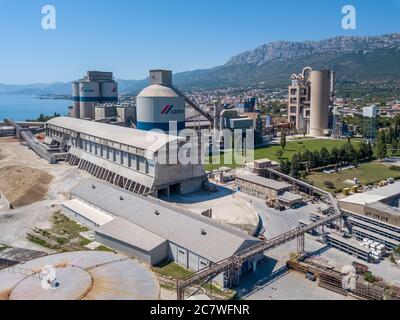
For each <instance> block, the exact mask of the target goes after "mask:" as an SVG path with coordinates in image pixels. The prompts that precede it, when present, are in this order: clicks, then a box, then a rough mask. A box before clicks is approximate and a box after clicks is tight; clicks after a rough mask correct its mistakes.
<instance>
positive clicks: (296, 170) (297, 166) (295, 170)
mask: <svg viewBox="0 0 400 320" xmlns="http://www.w3.org/2000/svg"><path fill="white" fill-rule="evenodd" d="M300 170H301V162H300V157H299V156H298V155H297V154H296V155H294V156H293V158H292V164H291V166H290V175H291V176H292V177H293V178H296V179H298V178H299V177H300Z"/></svg>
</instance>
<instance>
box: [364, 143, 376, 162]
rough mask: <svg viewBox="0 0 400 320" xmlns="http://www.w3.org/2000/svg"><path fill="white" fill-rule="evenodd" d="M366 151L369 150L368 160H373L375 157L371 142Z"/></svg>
mask: <svg viewBox="0 0 400 320" xmlns="http://www.w3.org/2000/svg"><path fill="white" fill-rule="evenodd" d="M366 150H367V159H371V158H372V157H373V156H374V150H373V148H372V144H371V141H369V142H368V144H367V149H366Z"/></svg>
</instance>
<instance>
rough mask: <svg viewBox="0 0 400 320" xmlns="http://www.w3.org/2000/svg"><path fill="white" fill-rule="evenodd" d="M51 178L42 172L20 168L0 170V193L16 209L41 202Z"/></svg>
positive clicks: (11, 167) (8, 167) (7, 167)
mask: <svg viewBox="0 0 400 320" xmlns="http://www.w3.org/2000/svg"><path fill="white" fill-rule="evenodd" d="M52 179H53V176H52V175H50V174H48V173H47V172H44V171H42V170H38V169H33V168H29V167H21V166H6V167H3V168H0V191H2V192H3V194H4V196H5V197H6V198H7V200H8V201H9V202H10V204H11V205H12V206H13V207H14V208H16V207H22V206H26V205H28V204H32V203H34V202H37V201H39V200H42V199H43V198H44V196H45V195H46V193H47V190H48V187H49V184H50V182H51V180H52Z"/></svg>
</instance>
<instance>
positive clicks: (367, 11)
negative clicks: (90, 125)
mask: <svg viewBox="0 0 400 320" xmlns="http://www.w3.org/2000/svg"><path fill="white" fill-rule="evenodd" d="M346 4H351V5H354V6H355V8H356V10H357V29H356V30H344V29H342V27H341V19H342V14H341V9H342V7H343V6H344V5H346ZM44 5H54V6H55V8H56V14H57V16H56V23H57V29H56V30H47V31H45V30H43V29H42V27H41V20H42V17H43V15H42V13H41V10H42V7H43V6H44ZM392 32H400V0H348V1H342V0H302V1H298V0H297V1H296V0H293V1H292V0H286V1H282V0H281V1H272V0H96V1H95V0H42V1H37V0H0V39H1V47H0V83H8V84H10V83H16V84H19V83H36V82H53V81H70V80H73V79H77V78H79V77H81V76H82V75H83V73H84V72H85V70H87V69H97V70H105V71H113V72H114V75H115V76H116V77H117V78H118V79H142V78H144V77H146V76H147V72H148V69H151V68H169V69H172V70H173V71H174V72H180V71H187V70H193V69H199V68H209V67H213V66H216V65H220V64H223V63H225V62H226V61H227V60H228V59H229V58H230V57H231V56H233V55H235V54H237V53H240V52H242V51H245V50H249V49H253V48H255V47H257V46H259V45H261V44H263V43H266V42H270V41H275V40H294V41H299V40H320V39H323V38H327V37H331V36H337V35H378V34H384V33H392Z"/></svg>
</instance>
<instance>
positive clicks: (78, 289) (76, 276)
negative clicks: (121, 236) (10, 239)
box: [0, 251, 160, 300]
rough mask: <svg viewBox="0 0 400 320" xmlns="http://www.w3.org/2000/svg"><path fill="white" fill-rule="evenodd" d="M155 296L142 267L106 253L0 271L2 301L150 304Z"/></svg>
mask: <svg viewBox="0 0 400 320" xmlns="http://www.w3.org/2000/svg"><path fill="white" fill-rule="evenodd" d="M46 270H51V272H54V273H53V274H54V277H53V278H51V277H49V276H48V273H47V272H46ZM49 279H54V281H51V284H52V285H51V286H50V285H49V283H50V281H49ZM159 294H160V287H159V284H158V281H157V279H156V277H155V276H154V275H153V274H152V273H151V272H150V271H149V270H148V268H147V267H146V266H144V265H142V264H140V263H138V262H136V261H135V260H132V259H130V258H127V257H126V256H123V255H118V254H114V253H109V252H100V251H85V252H68V253H60V254H54V255H49V256H45V257H41V258H37V259H33V260H31V261H28V262H26V263H24V264H19V265H16V266H14V267H11V268H8V269H3V270H1V271H0V299H2V300H7V299H10V300H150V299H152V300H154V299H159Z"/></svg>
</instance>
